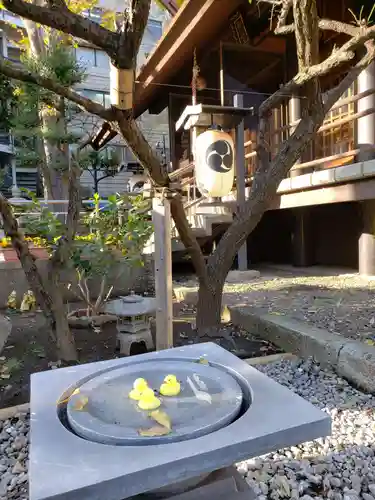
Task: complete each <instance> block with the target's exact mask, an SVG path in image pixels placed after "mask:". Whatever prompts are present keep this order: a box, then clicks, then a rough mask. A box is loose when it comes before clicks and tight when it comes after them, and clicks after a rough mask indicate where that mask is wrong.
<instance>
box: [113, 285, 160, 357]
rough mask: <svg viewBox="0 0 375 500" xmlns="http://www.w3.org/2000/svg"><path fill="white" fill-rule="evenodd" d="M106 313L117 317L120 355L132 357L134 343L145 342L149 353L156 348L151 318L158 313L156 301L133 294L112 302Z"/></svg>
mask: <svg viewBox="0 0 375 500" xmlns="http://www.w3.org/2000/svg"><path fill="white" fill-rule="evenodd" d="M105 312H106V313H109V314H115V315H116V316H117V342H118V346H119V349H120V353H121V354H124V355H126V356H129V355H130V351H131V346H132V344H133V343H139V342H144V343H145V346H146V348H147V350H148V351H151V350H152V349H153V348H154V341H153V339H152V335H151V328H150V318H151V316H153V315H154V314H155V312H156V299H155V298H153V297H142V296H141V295H136V294H135V293H134V292H131V294H130V295H127V296H126V297H120V298H118V299H116V300H111V301H109V302H108V303H107V304H106V305H105Z"/></svg>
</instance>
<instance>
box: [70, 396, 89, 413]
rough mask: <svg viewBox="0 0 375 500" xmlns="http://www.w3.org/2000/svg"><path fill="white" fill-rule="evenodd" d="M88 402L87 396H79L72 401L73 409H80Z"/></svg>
mask: <svg viewBox="0 0 375 500" xmlns="http://www.w3.org/2000/svg"><path fill="white" fill-rule="evenodd" d="M88 402H89V398H88V397H87V396H82V395H81V396H79V397H78V398H77V399H76V400H75V401H74V403H73V410H76V411H82V410H83V409H84V408H85V406H86V405H87V403H88Z"/></svg>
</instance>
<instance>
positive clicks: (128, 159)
mask: <svg viewBox="0 0 375 500" xmlns="http://www.w3.org/2000/svg"><path fill="white" fill-rule="evenodd" d="M101 4H102V5H103V8H105V9H107V10H108V9H110V10H113V11H122V10H123V5H124V2H123V0H105V1H104V0H102V1H101V2H99V3H98V7H97V8H95V9H92V10H89V11H87V12H85V13H84V15H86V16H88V17H90V18H91V19H92V20H94V21H98V22H100V20H101V15H102V10H101V9H100V5H101ZM168 20H169V15H168V13H167V12H166V11H165V10H162V9H160V8H159V7H158V6H157V5H156V4H154V3H153V4H152V7H151V11H150V16H149V21H148V24H147V27H146V29H145V33H144V37H143V40H142V44H141V47H140V52H139V55H138V61H137V63H138V68H140V67H142V65H143V64H144V63H145V61H146V60H147V58H148V56H149V54H150V53H151V52H152V50H153V48H154V47H155V45H156V44H157V42H158V40H159V39H160V37H161V36H162V33H163V29H164V27H165V24H166V23H167V22H168ZM0 27H1V33H0V36H1V40H0V51H1V55H2V56H3V57H5V58H7V59H9V60H10V61H12V62H19V61H20V54H21V52H20V49H19V47H18V46H17V44H16V43H15V40H17V38H19V36H20V31H19V30H20V28H21V29H22V28H23V21H22V19H20V18H19V17H17V16H15V15H13V14H11V13H10V12H8V11H6V10H1V11H0ZM75 53H76V58H77V60H78V61H79V62H80V63H82V65H83V66H84V67H85V68H86V75H87V76H86V79H85V81H84V82H82V83H81V84H79V85H78V86H77V89H78V90H79V91H80V92H82V94H83V95H85V96H87V97H89V98H90V99H93V100H95V101H98V102H100V103H102V104H104V105H107V106H109V105H110V98H109V89H110V82H109V58H108V56H107V54H106V53H105V52H103V51H102V50H99V49H97V48H95V47H93V46H90V45H88V44H86V43H82V42H81V43H80V45H79V46H78V47H77V48H76V49H75ZM138 122H139V124H140V126H141V128H142V130H143V133H144V135H145V137H146V138H147V140H148V141H149V143H150V144H151V146H152V147H154V149H155V150H156V151H157V152H158V153H159V154H160V157H161V159H163V160H165V162H166V163H167V162H169V132H168V114H167V112H164V113H163V114H161V115H158V116H153V115H150V114H149V113H148V111H146V112H145V113H144V114H143V115H142V116H140V117H139V118H138ZM99 126H100V120H98V119H97V118H96V117H93V116H88V115H87V116H84V117H83V119H82V120H81V119H80V120H77V121H76V122H75V123H72V127H74V129H76V130H79V129H81V130H80V131H81V133H83V134H84V133H85V132H86V131H87V132H90V131H94V130H95V129H96V127H99ZM109 149H110V153H112V154H114V157H115V158H116V159H118V162H119V165H118V167H119V168H118V169H119V170H120V172H119V173H116V175H115V176H113V177H111V176H110V177H107V178H106V179H105V180H103V181H101V182H100V183H99V193H100V195H101V196H103V197H106V196H108V195H109V194H111V193H115V192H122V191H126V190H128V189H133V188H134V186H135V185H137V186H139V183H140V182H142V181H143V179H144V174H143V170H142V169H141V168H140V166H139V165H138V163H137V160H136V158H135V157H134V156H133V154H132V153H131V151H130V150H129V148H128V147H127V146H126V144H125V142H124V141H123V140H122V138H121V137H120V136H117V137H115V138H114V139H113V140H112V141H111V143H110V145H109ZM13 158H14V151H13V147H12V141H11V137H10V135H9V133H8V131H6V130H3V131H1V130H0V168H1V169H3V172H4V174H5V178H4V188H3V191H4V192H5V193H6V194H10V192H11V189H10V188H11V186H12V184H13V179H14V173H15V166H14V165H13V169H12V159H13ZM13 163H14V162H13ZM16 178H17V184H18V186H19V187H25V188H27V189H31V190H35V189H36V186H37V169H36V168H25V167H22V166H21V167H17V174H16ZM81 184H82V186H84V187H86V188H87V189H86V190H85V191H87V193H89V192H90V191H92V192H93V185H94V183H93V178H92V175H91V174H90V173H89V172H83V174H82V177H81Z"/></svg>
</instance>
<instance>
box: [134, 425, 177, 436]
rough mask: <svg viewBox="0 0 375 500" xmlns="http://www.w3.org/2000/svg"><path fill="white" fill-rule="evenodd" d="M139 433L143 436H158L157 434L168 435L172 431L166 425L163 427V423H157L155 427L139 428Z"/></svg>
mask: <svg viewBox="0 0 375 500" xmlns="http://www.w3.org/2000/svg"><path fill="white" fill-rule="evenodd" d="M137 432H138V434H139V435H140V436H143V437H156V436H166V435H167V434H169V433H170V432H171V431H170V429H167V428H166V427H162V426H161V425H155V426H154V427H150V428H149V429H138V430H137Z"/></svg>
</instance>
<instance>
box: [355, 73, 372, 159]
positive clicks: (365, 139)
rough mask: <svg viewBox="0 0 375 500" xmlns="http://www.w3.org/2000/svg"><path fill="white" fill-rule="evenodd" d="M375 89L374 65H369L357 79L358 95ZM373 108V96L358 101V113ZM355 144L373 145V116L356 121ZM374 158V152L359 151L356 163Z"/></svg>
mask: <svg viewBox="0 0 375 500" xmlns="http://www.w3.org/2000/svg"><path fill="white" fill-rule="evenodd" d="M374 88H375V63H372V64H370V66H368V67H367V68H366V69H364V70H363V71H362V73H361V74H360V75H359V77H358V93H362V92H366V91H367V90H371V89H374ZM374 107H375V94H372V95H370V96H368V97H364V98H363V99H360V100H359V101H358V105H357V110H358V113H360V112H362V111H366V110H368V109H370V108H374ZM357 144H358V147H359V148H360V149H361V148H364V147H365V146H369V145H371V146H374V145H375V114H370V115H367V116H364V117H363V118H359V119H358V120H357ZM374 157H375V151H365V150H364V151H361V152H360V153H359V155H358V157H357V160H358V161H366V160H370V159H372V158H374Z"/></svg>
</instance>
